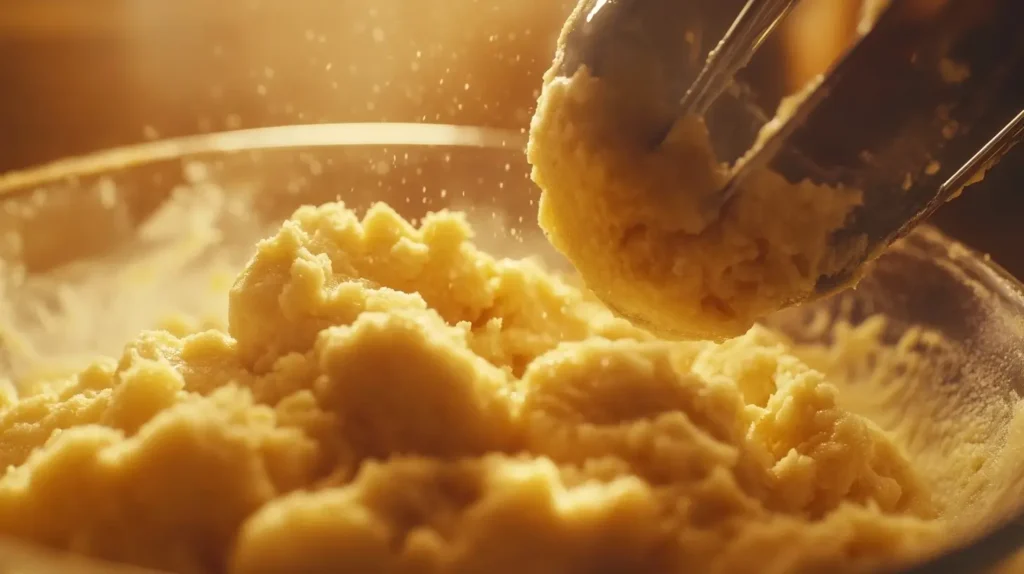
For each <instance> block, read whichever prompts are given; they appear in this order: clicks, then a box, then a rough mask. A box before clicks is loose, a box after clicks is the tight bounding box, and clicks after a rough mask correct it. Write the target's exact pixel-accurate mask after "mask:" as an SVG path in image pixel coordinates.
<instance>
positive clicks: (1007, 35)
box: [558, 0, 1024, 295]
mask: <svg viewBox="0 0 1024 574" xmlns="http://www.w3.org/2000/svg"><path fill="white" fill-rule="evenodd" d="M794 4H795V1H794V0H747V1H745V2H743V3H742V5H738V4H737V1H734V0H588V1H587V2H586V3H585V4H584V6H582V9H581V10H580V11H578V12H577V14H578V16H579V17H578V18H577V19H576V20H575V21H573V22H571V23H570V28H569V32H568V33H567V35H566V39H565V45H564V47H563V49H562V50H561V51H560V53H559V55H558V61H559V65H560V68H559V72H560V73H561V74H562V75H565V76H571V75H572V74H573V73H575V71H576V70H577V69H579V68H580V67H581V66H586V67H587V69H588V70H589V71H590V72H591V73H592V74H594V75H596V76H598V77H602V78H603V79H605V78H606V79H608V81H612V82H615V81H623V82H625V81H631V82H636V81H637V74H638V73H637V72H636V70H637V69H640V70H642V72H641V73H642V74H645V75H644V76H642V77H644V78H647V79H650V80H651V84H652V85H656V86H658V88H657V90H656V93H655V95H654V97H652V102H651V103H652V107H654V106H658V105H660V106H661V107H662V108H666V107H667V108H668V109H674V110H675V111H674V112H672V113H671V114H669V115H668V116H666V118H665V119H666V123H665V125H663V126H661V128H663V129H660V130H655V131H654V132H652V134H651V141H652V142H653V144H652V145H658V144H660V141H661V139H662V138H663V137H664V135H665V133H667V130H668V127H670V126H671V123H672V122H674V121H675V119H676V118H678V117H682V116H683V115H686V114H691V113H696V114H701V115H704V116H705V118H706V120H707V121H708V125H709V128H710V130H711V135H712V139H713V140H717V142H718V145H717V146H716V147H718V148H719V149H721V148H726V149H728V148H730V147H731V151H730V152H728V153H726V154H725V156H726V157H728V156H729V155H731V156H732V157H733V158H738V161H736V162H735V164H734V165H733V167H732V173H731V177H730V181H729V183H728V184H727V185H726V186H725V187H724V188H723V189H722V191H721V201H723V202H725V201H728V199H729V198H730V197H731V196H732V195H733V194H734V193H735V192H737V190H739V189H741V188H740V186H738V184H739V183H740V182H742V181H743V180H744V178H745V177H747V176H748V175H749V174H750V173H751V172H752V171H754V170H755V169H759V168H762V167H766V166H767V167H770V168H771V169H774V170H776V171H778V172H780V173H782V174H783V175H785V176H786V177H787V178H789V179H791V180H793V181H797V180H801V179H805V178H809V179H812V180H814V181H817V182H819V183H826V184H830V185H842V186H847V187H851V188H856V189H860V190H861V191H862V192H863V194H864V202H863V205H862V206H860V207H859V208H858V209H856V210H855V212H854V213H852V215H851V217H849V218H848V220H847V222H846V225H845V226H844V228H843V229H841V230H839V231H838V232H836V233H835V234H834V236H833V238H832V244H833V246H834V247H836V248H837V249H838V248H842V247H843V246H844V245H847V244H848V243H849V242H853V241H864V239H865V238H866V239H867V242H868V249H867V251H866V254H865V255H866V256H865V259H864V261H867V260H870V259H871V258H872V257H873V256H874V255H877V254H878V253H879V252H880V251H881V250H883V249H884V248H885V247H886V246H888V245H889V244H890V243H891V242H893V241H894V240H896V239H898V238H899V237H901V236H903V235H904V234H905V233H907V232H908V231H909V230H910V229H911V228H912V227H913V226H914V225H915V224H917V223H918V222H920V221H921V220H923V219H924V218H926V217H927V216H928V215H930V214H931V213H932V212H934V211H935V209H937V208H938V207H939V206H940V205H941V204H942V203H944V202H946V201H948V200H949V199H951V198H953V197H955V196H956V195H957V194H959V192H960V190H961V189H962V188H963V187H964V186H965V185H966V184H968V183H969V182H971V181H972V180H974V179H976V178H978V177H980V176H981V175H982V174H983V173H984V171H985V170H986V169H988V168H989V167H991V166H992V165H993V164H995V163H996V162H997V161H998V160H999V159H1000V158H1001V157H1002V155H1003V154H1005V152H1006V151H1007V150H1008V149H1009V148H1010V147H1012V146H1013V145H1014V144H1015V143H1016V142H1018V141H1019V140H1020V139H1021V138H1022V135H1024V111H1022V110H1024V34H1022V33H1020V30H1021V23H1022V22H1024V2H1020V0H944V1H941V2H935V3H932V9H930V10H921V9H920V2H914V1H912V0H892V1H891V2H890V3H889V4H888V5H887V6H885V7H884V8H883V9H882V10H881V11H880V12H878V16H877V19H876V20H875V21H874V25H873V26H871V27H870V28H869V29H868V30H867V31H866V32H865V33H863V34H862V35H861V36H860V37H859V38H858V39H857V40H856V42H854V44H853V46H851V47H850V48H849V49H848V50H847V52H846V53H845V54H844V55H843V57H841V58H840V59H839V61H838V62H837V63H835V64H834V65H833V66H832V68H831V69H830V70H829V71H828V72H827V73H826V74H824V76H823V77H822V78H821V80H820V83H818V84H817V85H816V86H814V87H813V89H812V90H811V91H809V92H808V93H807V94H806V95H805V97H804V98H803V99H802V100H801V101H800V102H799V104H798V105H797V106H796V108H795V109H793V110H792V111H791V112H790V113H789V114H788V115H786V116H785V117H780V118H776V121H775V122H773V124H772V127H771V130H768V131H767V132H766V134H762V135H761V136H760V137H761V139H760V140H759V141H758V142H757V145H756V146H753V143H754V139H755V138H757V137H759V136H758V132H759V131H760V128H762V127H763V126H764V124H765V123H766V122H767V117H766V116H765V114H763V113H762V112H760V111H758V110H756V109H754V108H756V106H752V105H751V104H750V102H749V101H748V100H749V97H748V96H749V95H748V94H746V92H744V90H743V89H739V88H737V84H735V83H734V82H733V79H734V76H735V75H736V73H737V71H738V70H740V69H741V68H743V67H744V66H745V65H746V64H747V63H748V62H749V61H750V60H751V58H752V57H753V56H754V54H755V52H756V51H757V49H758V48H759V47H760V46H761V45H762V43H763V42H764V40H765V38H767V37H768V36H769V34H770V33H771V32H772V30H773V29H774V28H775V26H776V25H777V24H778V23H779V22H780V20H781V19H782V18H783V17H784V16H785V15H786V14H787V13H788V12H789V10H790V9H791V8H792V7H793V5H794ZM737 13H738V14H739V16H738V17H736V16H735V15H736V14H737ZM700 36H704V37H708V36H711V37H720V38H721V41H720V42H718V44H717V45H716V47H715V48H714V49H712V50H710V51H703V50H701V48H700V46H699V44H700V42H697V41H694V40H695V39H696V38H699V37H700ZM638 46H639V48H638ZM623 54H625V55H623ZM630 54H645V55H646V57H645V58H644V60H646V61H643V62H635V61H630V60H629V58H630V57H631V56H630ZM623 70H628V73H626V72H624V71H623ZM655 100H658V101H655ZM745 124H750V125H751V126H753V127H754V128H755V129H749V128H744V127H743V126H744V125H745ZM736 126H740V127H739V128H738V129H737V127H736ZM752 146H753V149H751V147H752ZM748 150H749V151H748ZM864 261H858V262H855V263H854V264H852V265H850V266H849V267H847V268H846V269H843V270H842V271H841V272H839V273H838V274H836V275H833V276H823V277H821V278H820V279H819V281H818V285H817V292H818V294H820V295H824V294H828V293H830V292H832V291H834V290H835V289H837V288H839V287H843V286H845V285H846V284H847V283H848V279H849V278H850V277H852V276H853V275H855V274H856V273H857V271H858V268H859V267H860V266H861V265H862V264H863V263H864Z"/></svg>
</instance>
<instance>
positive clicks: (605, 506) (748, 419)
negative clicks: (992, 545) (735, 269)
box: [0, 204, 941, 574]
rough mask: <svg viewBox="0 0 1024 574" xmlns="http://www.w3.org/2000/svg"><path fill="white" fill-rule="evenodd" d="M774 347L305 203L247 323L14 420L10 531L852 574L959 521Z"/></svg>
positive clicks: (81, 540) (23, 407) (352, 558)
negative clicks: (655, 329)
mask: <svg viewBox="0 0 1024 574" xmlns="http://www.w3.org/2000/svg"><path fill="white" fill-rule="evenodd" d="M836 400H837V399H836V390H835V389H834V388H833V387H832V386H831V385H830V384H828V383H827V382H826V381H825V380H823V376H822V375H821V374H819V373H818V372H817V371H814V370H811V369H810V368H808V367H807V366H805V364H804V363H802V362H801V361H800V360H798V359H796V358H795V357H794V356H793V355H791V354H790V353H789V352H788V351H787V347H786V346H785V345H784V344H783V342H782V341H781V340H780V339H779V338H777V337H776V336H774V335H772V334H770V333H769V332H767V331H765V330H763V329H760V328H755V329H752V330H751V331H750V332H748V333H747V334H746V335H744V336H742V337H739V338H737V339H735V340H732V341H729V342H728V343H725V344H721V345H719V344H714V343H710V342H669V341H665V340H659V339H657V338H655V337H654V336H652V335H651V334H649V333H648V332H646V331H643V330H641V329H638V328H636V327H633V326H631V325H630V324H629V323H628V322H626V321H625V320H623V319H619V318H616V317H614V316H613V315H612V314H611V313H610V312H608V311H607V310H605V308H604V307H603V306H601V305H600V304H598V303H597V302H595V301H593V300H590V299H589V298H588V296H586V295H584V293H583V292H581V291H580V290H578V289H576V288H574V287H572V286H570V285H569V284H567V283H565V282H563V281H561V280H560V279H558V278H557V277H555V276H554V275H552V274H549V273H546V272H545V271H543V270H542V269H541V268H540V267H538V266H537V265H535V264H533V263H530V262H525V261H511V260H499V259H495V258H493V257H491V256H489V255H487V254H485V253H481V252H480V251H478V250H477V249H476V248H474V246H473V244H472V243H471V241H470V230H469V228H468V227H467V226H466V225H465V223H464V222H463V219H462V217H461V216H460V214H457V213H440V214H435V215H432V216H429V217H428V218H426V219H425V220H424V221H423V223H422V225H421V226H420V227H414V226H412V225H410V224H409V223H407V222H406V221H404V220H402V219H401V218H400V217H399V216H398V215H397V214H396V213H395V212H394V211H392V210H391V209H390V208H388V207H387V206H384V205H377V206H375V207H374V208H372V209H371V210H370V211H369V213H368V214H367V215H366V216H365V218H364V219H362V220H359V219H358V218H357V217H356V216H355V215H354V214H353V213H352V212H351V211H349V210H347V209H346V208H345V207H343V206H342V205H341V204H328V205H325V206H322V207H319V208H313V207H305V208H302V209H300V210H299V211H298V212H297V213H296V214H295V215H294V217H293V218H292V219H291V220H289V221H287V222H286V223H285V224H284V225H283V226H282V227H281V229H280V231H279V232H278V233H277V234H276V235H274V236H273V237H271V238H269V239H267V240H265V241H264V242H262V243H261V244H260V245H259V247H258V252H257V254H256V255H255V256H254V257H253V259H252V260H251V262H250V263H249V265H248V266H247V267H246V268H245V270H244V271H243V272H242V273H241V274H240V276H239V277H238V279H237V282H236V283H235V286H234V288H233V289H232V291H231V295H230V325H229V328H228V330H227V332H220V331H217V330H211V331H203V332H198V333H194V334H190V335H185V336H175V335H172V334H170V333H168V332H162V331H154V332H148V333H143V334H141V335H140V336H139V337H138V338H137V339H136V340H135V341H133V342H131V343H130V344H129V345H127V347H126V348H125V350H124V353H123V355H122V356H121V357H120V358H119V359H111V360H107V361H100V362H98V363H96V364H95V365H93V366H91V367H89V368H88V369H86V370H84V371H82V372H81V373H80V374H78V375H77V376H75V377H72V378H71V379H70V380H67V381H65V382H63V383H60V384H54V385H50V386H48V387H44V388H41V389H38V390H36V391H34V392H33V393H31V394H27V395H24V396H21V397H19V398H17V399H12V400H11V401H10V402H9V404H7V405H5V406H3V407H2V410H0V464H2V465H3V466H4V467H6V468H8V469H9V470H8V471H7V472H6V473H5V474H4V476H3V478H2V479H0V533H2V534H4V535H7V536H12V537H17V538H21V539H25V540H28V541H32V542H36V543H40V544H43V545H46V546H49V547H52V548H56V549H66V550H71V551H74V552H77V553H81V554H85V555H90V556H95V557H100V558H105V559H109V560H114V561H119V562H127V563H132V564H137V565H143V566H149V567H155V568H163V569H168V570H172V571H176V572H189V573H221V572H231V573H238V574H242V573H246V574H248V573H268V574H269V573H281V574H290V573H295V572H303V573H316V572H325V573H327V572H364V573H371V572H403V573H420V572H423V573H427V572H430V573H447V572H453V573H467V574H468V573H480V572H488V573H510V574H511V573H515V574H519V573H522V572H547V573H552V574H555V573H569V572H576V573H581V574H582V573H589V572H630V573H635V574H641V573H645V572H650V573H659V574H661V573H672V572H680V573H682V572H702V573H708V574H714V573H723V574H724V573H734V572H735V573H741V572H758V573H782V572H823V571H828V572H854V571H864V570H865V569H869V568H872V567H875V566H878V565H883V564H885V565H891V564H894V563H898V562H900V561H902V560H905V559H909V558H912V557H914V556H916V555H918V553H919V552H923V551H926V550H927V549H929V548H931V547H932V545H933V544H934V543H935V541H936V540H937V539H938V537H937V535H938V534H939V532H940V530H941V529H940V528H939V524H940V521H936V520H932V518H933V517H934V516H936V513H937V512H938V511H939V510H940V509H939V508H938V507H937V505H936V504H935V503H934V501H933V500H932V498H931V496H930V494H929V492H928V489H926V488H923V487H922V483H921V482H920V481H919V479H918V478H917V477H916V476H915V474H914V472H913V471H912V469H911V468H910V467H909V466H908V463H907V462H906V461H905V460H904V458H903V456H902V455H901V453H900V452H899V451H898V449H897V448H895V447H894V446H893V444H892V443H890V441H889V440H888V439H887V438H886V436H885V435H884V434H883V433H882V431H880V430H879V429H878V428H877V427H876V426H874V425H873V424H872V423H870V422H868V421H867V420H866V419H863V418H861V417H859V416H856V415H853V414H850V413H849V412H846V411H844V410H842V409H841V408H839V407H838V406H837V404H836Z"/></svg>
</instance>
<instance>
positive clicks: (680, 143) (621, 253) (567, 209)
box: [528, 3, 862, 339]
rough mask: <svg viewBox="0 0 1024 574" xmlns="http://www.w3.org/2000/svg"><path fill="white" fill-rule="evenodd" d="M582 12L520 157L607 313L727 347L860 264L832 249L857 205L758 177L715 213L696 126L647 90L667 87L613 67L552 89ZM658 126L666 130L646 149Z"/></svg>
mask: <svg viewBox="0 0 1024 574" xmlns="http://www.w3.org/2000/svg"><path fill="white" fill-rule="evenodd" d="M583 4H586V3H583ZM582 8H583V6H582V4H581V7H580V8H578V9H577V12H576V13H574V15H573V16H572V17H571V18H570V19H569V21H568V22H567V24H566V31H565V32H563V36H562V38H561V39H560V40H559V42H560V44H559V50H558V55H557V57H556V60H555V62H554V65H553V66H552V68H551V70H550V71H549V72H548V73H547V75H546V77H545V83H544V87H543V90H542V92H541V95H540V99H539V101H538V105H537V110H536V113H535V115H534V118H533V121H532V124H531V128H530V143H529V147H528V155H529V159H530V162H531V163H532V165H533V179H534V180H535V181H536V182H537V184H538V185H539V186H540V188H541V189H542V191H543V195H542V196H541V202H540V216H539V217H540V224H541V227H543V228H544V230H545V231H546V232H547V235H548V238H549V239H550V241H551V243H552V244H553V245H554V246H555V247H556V248H557V249H558V250H559V251H561V252H562V253H563V254H564V255H565V256H566V257H567V258H568V259H569V260H570V261H572V263H573V264H574V265H575V267H576V268H577V269H578V270H579V273H580V275H581V276H582V278H583V280H584V281H585V282H586V284H587V286H588V287H589V288H590V289H592V290H593V291H594V292H595V293H596V294H597V295H598V296H599V297H601V299H603V300H604V301H605V302H606V303H607V304H608V305H609V306H610V307H611V308H613V309H615V310H616V311H617V312H619V313H620V314H621V315H623V316H625V317H628V318H630V319H632V320H633V321H635V322H636V323H638V324H641V325H644V326H645V327H647V328H651V329H655V330H657V331H659V332H662V333H665V334H670V335H673V336H680V337H687V338H712V339H722V338H725V337H730V336H735V335H739V334H741V333H743V332H744V331H746V330H747V329H748V328H749V327H750V326H751V325H752V324H753V323H754V321H755V320H756V319H758V318H760V317H762V316H764V315H767V314H769V313H771V312H773V311H776V310H778V309H780V308H782V307H786V306H789V305H792V304H795V303H799V302H801V301H803V300H806V299H807V298H809V297H810V296H811V295H812V294H813V289H814V286H815V283H816V282H817V281H818V279H819V278H820V277H821V276H822V275H831V274H832V273H834V272H836V271H838V270H840V269H843V268H844V267H845V264H846V263H848V262H850V261H852V260H853V259H854V258H855V257H857V256H859V255H860V254H861V251H862V246H861V245H860V244H859V243H856V242H854V245H853V246H852V247H851V248H850V249H847V250H845V251H843V252H840V251H837V250H835V249H833V248H832V247H831V246H830V241H829V239H830V237H831V236H832V234H833V232H835V231H836V230H837V229H839V228H840V227H841V226H842V225H843V223H844V222H845V221H846V218H847V216H848V215H849V214H850V212H851V210H852V209H853V208H854V207H856V206H857V205H859V204H860V202H861V194H860V193H859V192H858V191H857V190H852V189H833V188H826V187H822V186H819V185H815V184H812V183H811V182H802V183H791V182H789V181H787V180H786V179H785V178H783V177H782V176H781V175H779V174H777V173H775V172H772V171H770V170H767V169H764V170H761V171H759V172H757V173H754V174H753V175H752V176H751V177H749V178H748V179H747V180H746V181H745V182H744V183H743V187H742V189H739V190H738V191H737V192H736V193H735V195H734V197H733V198H732V199H731V200H730V201H728V202H723V201H722V200H721V198H720V194H719V193H718V192H719V190H721V189H722V188H723V186H724V185H725V183H726V182H727V180H728V169H727V167H726V166H725V165H723V164H722V163H721V162H719V160H718V159H717V158H716V157H715V153H714V152H713V150H712V148H711V144H710V141H709V138H708V133H707V131H706V129H705V127H704V125H703V122H702V120H701V119H700V118H699V117H695V116H693V117H683V118H680V119H676V118H675V114H676V113H677V110H676V106H674V105H673V103H672V102H663V101H659V99H658V98H659V97H660V96H661V95H662V94H660V92H659V91H658V90H657V89H654V92H652V89H646V88H645V87H644V86H647V85H649V84H650V85H654V86H657V85H660V84H661V83H663V82H664V80H665V79H664V78H661V77H660V76H659V75H658V72H657V71H653V72H652V71H650V67H644V66H635V67H630V66H627V65H625V64H622V65H619V66H617V67H616V66H615V65H614V64H615V63H620V64H621V62H619V60H621V59H626V60H629V59H628V58H626V56H617V58H618V59H616V60H614V61H612V63H606V64H605V66H606V67H608V68H609V71H608V72H607V74H606V75H605V76H602V77H601V78H598V77H595V76H594V75H593V74H592V73H591V72H590V70H588V69H587V68H586V67H585V66H584V67H581V68H580V69H579V70H577V71H576V72H575V73H573V75H572V76H571V77H564V76H561V75H560V73H561V72H560V68H561V65H562V60H563V58H565V50H564V49H563V46H564V42H565V41H566V38H567V37H568V31H569V30H571V29H572V28H573V27H574V26H576V20H579V19H580V18H584V17H586V14H584V13H583V12H582ZM635 49H636V50H643V49H645V48H635ZM632 56H633V58H632V60H629V61H644V60H645V59H647V60H649V59H651V58H654V57H655V56H652V55H650V54H647V53H635V54H632ZM634 68H635V69H634ZM796 97H797V98H799V96H796ZM793 101H794V100H791V101H788V102H785V103H784V104H783V109H780V111H779V116H780V117H781V116H784V115H785V114H786V113H788V112H787V109H788V108H790V107H791V106H792V105H793ZM662 125H669V126H671V129H670V131H669V133H668V136H667V138H666V139H665V140H664V142H663V143H661V144H660V145H655V144H654V142H656V141H657V139H656V135H657V133H658V130H659V129H661V128H660V127H659V126H662ZM775 125H777V124H776V123H772V124H769V125H768V126H766V128H765V130H772V129H774V127H775Z"/></svg>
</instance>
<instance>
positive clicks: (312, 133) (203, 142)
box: [0, 122, 527, 199]
mask: <svg viewBox="0 0 1024 574" xmlns="http://www.w3.org/2000/svg"><path fill="white" fill-rule="evenodd" d="M526 139H527V137H526V133H525V131H523V130H512V129H503V128H492V127H485V126H474V125H458V124H431V123H403V122H394V123H389V122H339V123H322V124H291V125H284V126H271V127H262V128H249V129H240V130H230V131H220V132H211V133H206V134H197V135H188V136H181V137H176V138H166V139H158V140H153V141H150V142H143V143H137V144H129V145H125V146H118V147H111V148H105V149H101V150H97V151H94V152H89V153H85V154H81V155H74V156H67V157H63V158H60V159H57V160H54V161H51V162H46V163H43V164H39V165H36V166H33V167H28V168H25V169H17V170H12V171H8V172H6V173H0V199H3V198H5V197H6V196H7V195H9V194H13V193H18V192H23V191H27V190H28V188H32V187H37V186H43V185H47V184H51V183H54V182H57V181H62V180H68V179H74V178H78V177H86V176H95V175H100V174H103V173H105V172H114V171H119V170H124V169H131V168H133V167H139V166H143V165H148V164H153V163H157V162H161V161H174V160H184V159H187V158H189V157H194V156H201V155H207V154H217V153H220V154H228V153H235V152H247V151H262V150H288V149H303V148H318V147H320V148H329V147H343V146H353V147H355V146H416V147H469V148H484V149H498V150H501V149H505V150H515V151H522V150H524V149H526Z"/></svg>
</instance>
